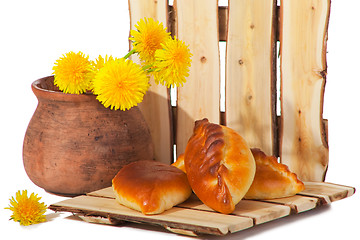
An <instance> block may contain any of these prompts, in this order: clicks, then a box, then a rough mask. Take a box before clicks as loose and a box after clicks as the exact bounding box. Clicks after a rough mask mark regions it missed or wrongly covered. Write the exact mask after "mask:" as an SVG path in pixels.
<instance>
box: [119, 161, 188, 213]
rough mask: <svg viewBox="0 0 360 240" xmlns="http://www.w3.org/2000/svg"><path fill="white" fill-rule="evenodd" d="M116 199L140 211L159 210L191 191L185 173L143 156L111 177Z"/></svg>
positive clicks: (155, 211)
mask: <svg viewBox="0 0 360 240" xmlns="http://www.w3.org/2000/svg"><path fill="white" fill-rule="evenodd" d="M112 187H113V190H114V193H115V196H116V200H117V201H118V202H119V203H120V204H122V205H124V206H126V207H129V208H132V209H134V210H137V211H140V212H142V213H143V214H159V213H162V212H164V211H165V210H167V209H170V208H172V207H173V206H175V205H177V204H179V203H182V202H183V201H185V200H186V199H187V198H188V197H189V196H190V194H191V192H192V191H191V188H190V185H189V183H188V180H187V177H186V174H185V173H184V172H183V171H181V170H179V169H178V168H176V167H174V166H171V165H167V164H164V163H160V162H156V161H150V160H144V161H137V162H133V163H130V164H128V165H126V166H124V167H123V168H122V169H121V170H120V171H119V172H118V174H117V175H116V176H115V177H114V178H113V180H112Z"/></svg>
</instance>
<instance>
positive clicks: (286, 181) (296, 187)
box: [245, 148, 305, 199]
mask: <svg viewBox="0 0 360 240" xmlns="http://www.w3.org/2000/svg"><path fill="white" fill-rule="evenodd" d="M251 151H252V153H253V155H254V158H255V162H256V173H255V178H254V181H253V183H252V185H251V187H250V189H249V191H248V192H247V193H246V195H245V198H246V199H273V198H282V197H289V196H293V195H295V194H296V193H298V192H301V191H302V190H304V189H305V186H304V184H303V183H302V182H301V181H300V180H298V179H297V176H296V174H295V173H292V172H290V171H289V168H288V167H287V166H286V165H284V164H281V163H278V161H277V159H276V158H275V157H273V156H266V154H265V153H264V152H262V151H261V150H260V149H257V148H255V149H251Z"/></svg>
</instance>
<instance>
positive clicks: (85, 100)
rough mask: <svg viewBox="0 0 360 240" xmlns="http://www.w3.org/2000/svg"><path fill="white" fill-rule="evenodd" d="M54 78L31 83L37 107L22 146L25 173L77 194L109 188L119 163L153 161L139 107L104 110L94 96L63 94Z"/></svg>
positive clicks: (63, 192)
mask: <svg viewBox="0 0 360 240" xmlns="http://www.w3.org/2000/svg"><path fill="white" fill-rule="evenodd" d="M53 82H54V78H53V76H49V77H45V78H42V79H39V80H37V81H35V82H33V84H32V86H31V87H32V90H33V92H34V94H35V96H36V97H37V99H38V106H37V108H36V110H35V113H34V115H33V117H32V119H31V120H30V123H29V126H28V128H27V131H26V134H25V139H24V145H23V162H24V167H25V170H26V173H27V175H28V176H29V178H30V179H31V181H33V182H34V183H35V184H36V185H38V186H39V187H41V188H44V189H45V190H46V191H48V192H52V193H56V194H59V195H71V196H74V195H79V194H84V193H87V192H91V191H94V190H98V189H101V188H105V187H109V186H111V180H112V178H113V177H114V176H115V175H116V173H117V172H118V171H119V170H120V169H121V167H122V166H124V165H126V164H128V163H130V162H133V161H137V160H143V159H153V145H152V140H151V136H150V132H149V129H148V126H147V124H146V122H145V120H144V118H143V115H142V114H141V112H140V110H139V109H138V107H133V108H131V109H130V110H127V111H121V110H117V111H113V110H110V109H108V108H105V107H104V106H103V105H102V104H101V103H100V102H99V101H97V100H96V96H94V95H93V94H81V95H75V94H65V93H62V92H60V91H59V90H57V88H56V86H54V83H53Z"/></svg>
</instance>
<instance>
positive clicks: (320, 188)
mask: <svg viewBox="0 0 360 240" xmlns="http://www.w3.org/2000/svg"><path fill="white" fill-rule="evenodd" d="M305 186H306V189H305V190H304V191H303V192H301V193H299V194H297V195H295V196H292V197H287V198H278V199H272V200H266V201H252V200H242V201H240V203H239V204H238V205H237V206H236V209H235V211H234V212H233V213H232V214H230V215H226V214H221V213H218V212H215V211H214V210H212V209H211V208H209V207H207V206H206V205H205V204H203V203H202V202H201V201H200V200H199V199H198V198H197V197H196V196H195V195H194V194H193V195H191V196H190V198H189V199H188V200H187V201H185V202H184V203H181V204H179V205H178V206H176V207H174V208H172V209H170V210H167V211H165V212H163V213H162V214H158V215H144V214H142V213H140V212H138V211H135V210H132V209H130V208H127V207H124V206H122V205H120V204H118V203H117V202H116V200H115V195H114V193H113V191H112V188H111V187H109V188H104V189H101V190H98V191H95V192H92V193H88V194H87V196H79V197H75V198H72V199H68V200H65V201H61V202H58V203H54V204H52V205H50V206H49V208H50V209H52V210H54V211H64V212H72V213H75V214H79V215H80V216H85V220H86V221H90V222H95V223H105V224H114V225H116V224H120V223H121V222H122V221H127V222H135V223H145V224H152V225H159V226H163V227H164V228H166V229H168V230H169V231H171V232H175V233H177V234H185V235H191V236H194V235H199V234H212V235H225V234H228V233H232V232H237V231H241V230H244V229H247V228H249V227H253V226H256V225H258V224H262V223H265V222H269V221H273V220H276V219H279V218H281V217H285V216H288V215H290V214H297V213H301V212H304V211H308V210H311V209H314V208H316V207H319V206H321V205H324V204H329V203H331V202H333V201H338V200H341V199H343V198H346V197H350V196H351V195H353V194H354V192H355V188H353V187H347V186H341V185H337V184H332V183H324V182H306V183H305ZM102 218H103V219H102Z"/></svg>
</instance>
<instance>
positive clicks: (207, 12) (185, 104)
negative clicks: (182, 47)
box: [175, 0, 220, 155]
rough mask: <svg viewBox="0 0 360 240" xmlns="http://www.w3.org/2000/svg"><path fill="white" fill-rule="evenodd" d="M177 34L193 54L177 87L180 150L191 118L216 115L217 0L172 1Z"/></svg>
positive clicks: (214, 118) (213, 118)
mask: <svg viewBox="0 0 360 240" xmlns="http://www.w3.org/2000/svg"><path fill="white" fill-rule="evenodd" d="M175 10H176V22H177V36H178V38H179V39H181V40H183V41H185V42H186V44H188V45H189V47H190V50H191V52H192V54H193V56H192V63H191V68H190V76H189V77H188V78H187V82H186V83H185V84H184V86H183V87H180V88H178V95H177V96H178V99H177V126H176V145H177V155H179V154H181V153H183V152H184V150H185V147H186V144H187V141H188V139H189V138H190V136H191V134H192V132H193V127H194V121H195V120H198V119H202V118H204V117H206V118H208V119H209V121H210V122H214V123H219V118H220V59H219V58H220V57H219V36H218V2H217V0H196V1H193V0H177V1H175Z"/></svg>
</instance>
